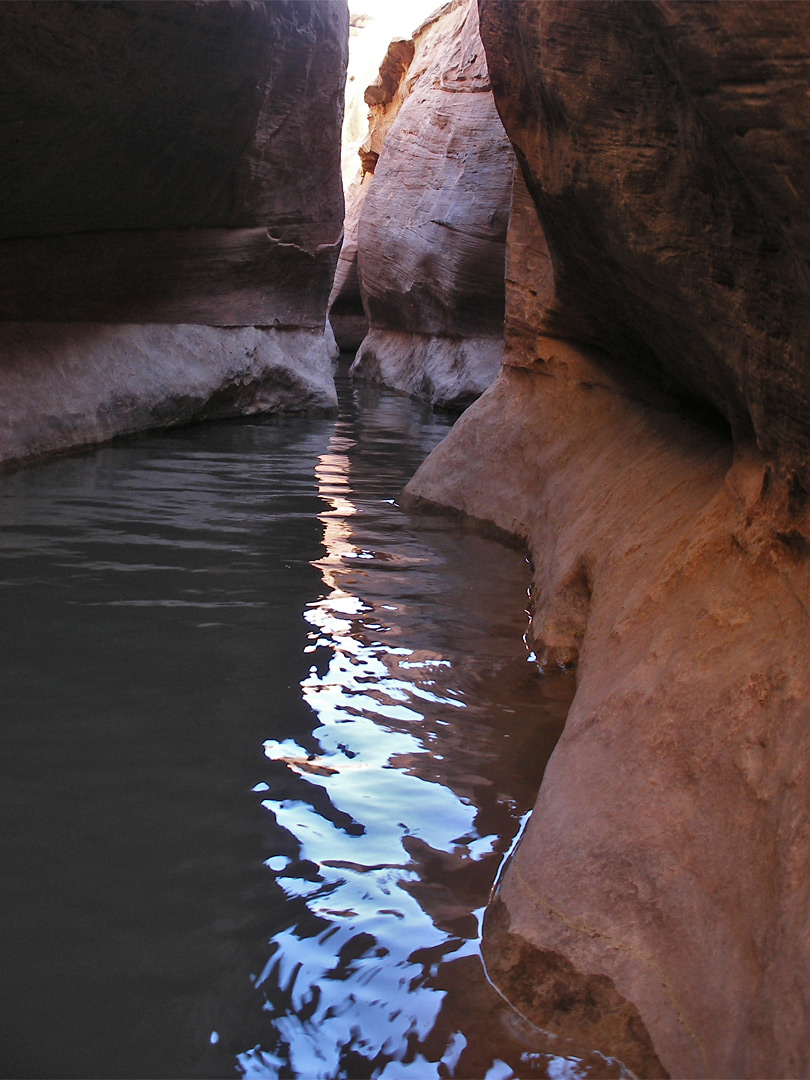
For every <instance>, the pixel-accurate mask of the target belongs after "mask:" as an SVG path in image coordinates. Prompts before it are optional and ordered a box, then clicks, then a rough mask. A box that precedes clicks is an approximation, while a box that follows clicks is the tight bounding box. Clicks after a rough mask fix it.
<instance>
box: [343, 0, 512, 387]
mask: <svg viewBox="0 0 810 1080" xmlns="http://www.w3.org/2000/svg"><path fill="white" fill-rule="evenodd" d="M405 45H406V43H404V42H403V43H395V46H396V48H398V49H399V50H400V52H399V53H398V54H397V55H396V56H392V54H391V53H390V52H389V57H388V58H387V61H391V60H394V59H395V60H397V64H394V63H389V65H388V66H389V68H390V71H389V70H388V69H386V65H383V68H381V72H380V79H379V80H378V82H377V84H376V85H375V86H372V87H370V88H369V91H368V92H367V101H368V102H369V104H370V105H371V107H372V114H373V113H374V109H375V108H376V109H377V110H381V115H380V117H379V118H378V117H375V116H374V115H372V140H371V142H370V143H369V145H368V147H367V154H366V157H365V158H364V167H366V169H367V171H368V172H371V171H373V181H372V180H371V177H370V176H369V177H368V178H367V192H366V193H365V197H364V201H363V204H362V210H361V211H360V214H359V227H358V239H357V251H358V254H357V266H358V271H359V283H360V290H361V293H362V297H363V303H364V307H365V310H366V313H367V315H368V321H369V332H368V335H367V336H366V338H365V340H364V341H363V343H362V345H361V347H360V350H359V351H358V354H357V359H356V361H355V364H354V367H353V369H352V370H353V373H354V374H355V375H357V376H359V377H362V378H364V379H371V380H374V381H379V382H383V383H385V384H386V385H388V386H392V387H395V388H396V389H399V390H403V391H405V392H407V393H411V394H414V395H416V396H419V397H423V398H426V399H427V400H429V401H432V402H433V403H435V404H440V405H444V406H449V407H455V408H460V407H464V406H466V405H467V404H469V402H470V401H472V400H474V398H475V397H477V396H478V395H479V394H480V393H481V392H482V391H483V390H484V389H485V387H486V386H488V385H489V383H490V382H491V381H492V379H493V378H494V377H495V375H496V374H497V372H498V371H499V369H500V365H501V359H502V354H503V304H504V296H503V262H504V245H505V238H506V226H507V220H508V209H509V198H510V189H511V184H512V169H513V155H512V151H511V148H510V146H509V143H508V140H507V139H506V136H505V134H504V132H503V127H502V125H501V122H500V120H499V119H498V115H497V112H496V110H495V105H494V102H493V98H492V93H491V89H490V83H489V76H488V73H487V67H486V58H485V55H484V50H483V46H482V45H481V40H480V37H479V34H478V12H477V8H476V5H475V3H474V2H472V0H453V2H452V3H450V4H446V5H445V6H444V7H443V8H441V9H440V10H439V11H438V12H437V13H436V14H435V15H433V16H431V17H430V18H429V19H428V20H427V21H426V22H425V23H423V25H422V26H421V27H420V28H419V30H417V31H416V33H415V34H414V39H413V46H414V54H413V58H412V60H411V61H410V65H409V66H408V67H407V71H405V72H404V73H403V67H402V63H401V60H402V59H403V58H404V53H403V49H404V47H405ZM400 53H401V54H402V55H400ZM390 121H392V122H390ZM382 137H384V147H383V146H382Z"/></svg>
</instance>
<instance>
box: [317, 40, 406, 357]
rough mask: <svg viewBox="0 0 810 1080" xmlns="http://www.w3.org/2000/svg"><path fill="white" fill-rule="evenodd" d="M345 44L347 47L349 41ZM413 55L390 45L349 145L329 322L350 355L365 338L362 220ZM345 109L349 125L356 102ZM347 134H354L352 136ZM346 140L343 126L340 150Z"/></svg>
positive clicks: (403, 94)
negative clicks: (350, 163)
mask: <svg viewBox="0 0 810 1080" xmlns="http://www.w3.org/2000/svg"><path fill="white" fill-rule="evenodd" d="M349 40H350V44H351V40H352V39H351V38H350V39H349ZM378 40H379V38H378V37H377V38H374V39H372V42H371V44H372V45H373V44H374V42H375V41H378ZM413 55H414V44H413V41H412V40H411V38H396V39H395V40H394V41H392V42H390V43H389V44H388V46H387V48H386V51H385V55H384V57H383V60H382V63H381V64H380V66H379V70H378V71H377V72H375V77H374V79H373V81H371V80H369V85H368V86H367V87H366V88H365V90H364V91H363V95H362V99H361V100H362V104H363V110H364V118H365V131H364V135H363V138H362V139H359V138H358V139H356V140H353V145H352V146H350V149H352V150H353V152H354V160H355V172H354V174H353V177H352V179H351V181H350V183H349V184H348V186H347V188H346V217H345V220H344V223H343V229H344V232H343V244H342V247H341V249H340V257H339V259H338V264H337V268H336V269H335V279H334V283H333V285H332V292H331V294H330V296H329V318H330V321H331V323H332V326H333V327H334V328H335V335H336V337H337V339H338V344H339V345H340V347H341V348H343V349H346V350H349V351H351V350H355V349H357V348H358V346H359V345H360V344H361V342H362V341H363V338H364V337H365V336H366V334H367V333H368V318H367V316H366V312H365V308H364V307H363V298H362V295H361V291H360V276H359V273H358V266H357V263H358V243H357V234H358V230H359V227H360V218H361V216H362V212H363V205H364V203H365V200H366V195H367V194H368V191H369V188H370V187H371V183H372V181H373V179H374V171H375V169H376V167H377V161H378V160H379V157H380V153H381V152H382V148H383V144H384V143H385V138H386V136H387V134H388V132H389V131H390V130H391V125H392V124H393V123H394V120H395V119H396V117H397V114H398V113H399V110H400V108H401V107H402V102H403V101H404V100H405V98H406V97H407V95H408V93H409V86H408V83H407V80H406V76H407V75H408V68H409V67H410V64H411V61H412V60H413ZM358 96H359V95H358ZM347 108H349V109H350V113H349V119H352V118H353V117H354V116H355V115H356V113H357V112H358V111H359V103H358V101H357V96H355V98H354V99H353V100H352V101H351V103H350V102H349V101H348V100H347ZM349 134H350V135H351V134H354V132H353V131H351V130H350V131H349ZM346 136H347V132H346V125H344V148H345V141H346Z"/></svg>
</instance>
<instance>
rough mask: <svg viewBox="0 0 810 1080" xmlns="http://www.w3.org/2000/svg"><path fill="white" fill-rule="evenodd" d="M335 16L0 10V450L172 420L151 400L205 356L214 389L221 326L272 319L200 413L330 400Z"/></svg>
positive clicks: (176, 9)
mask: <svg viewBox="0 0 810 1080" xmlns="http://www.w3.org/2000/svg"><path fill="white" fill-rule="evenodd" d="M346 22H347V16H346V12H345V7H344V6H343V5H342V4H340V3H337V2H333V0H327V2H324V3H311V2H307V0H282V2H278V3H272V4H251V3H241V2H240V3H234V4H224V3H198V2H193V0H175V2H174V3H171V4H166V3H152V2H148V0H147V2H142V0H135V2H129V0H122V2H118V3H115V4H102V3H93V4H78V5H77V4H72V3H63V2H61V0H56V2H53V3H48V4H39V3H27V2H10V3H6V4H3V5H2V6H0V29H2V34H0V52H1V53H2V66H3V71H4V93H3V95H2V101H1V102H0V131H1V132H3V134H4V138H3V141H2V149H0V167H2V171H3V177H4V185H3V186H4V199H3V205H2V207H0V319H2V320H4V321H3V322H0V394H2V395H3V397H4V398H5V399H6V400H11V399H13V412H14V415H15V421H14V425H13V428H14V430H13V432H12V430H11V427H10V426H9V425H10V424H11V421H10V420H8V419H7V420H6V426H5V428H0V459H6V460H9V459H18V458H24V457H26V456H29V455H32V454H40V453H41V452H43V448H44V447H45V446H48V447H50V448H51V449H60V448H62V449H64V448H67V447H69V446H72V445H81V444H83V443H86V442H92V441H95V440H96V439H97V438H98V437H100V435H99V433H100V431H101V430H103V431H104V432H105V434H104V437H106V438H108V437H110V436H111V435H114V434H116V433H117V432H119V431H125V430H126V431H130V430H135V429H140V428H143V427H149V426H155V424H158V425H165V424H167V423H174V422H178V421H180V420H184V419H188V417H189V410H187V409H182V408H181V409H179V411H178V413H177V415H173V414H172V411H171V408H168V407H163V405H162V404H161V402H164V403H168V402H169V401H177V402H180V401H182V400H184V399H186V398H188V399H196V398H197V396H198V394H199V392H200V390H201V388H202V387H203V386H206V387H208V392H210V393H212V394H216V393H217V392H218V387H219V382H218V378H219V377H218V376H217V374H216V371H217V369H216V362H215V358H216V357H220V358H223V367H222V369H221V373H220V374H221V380H222V387H225V386H226V385H230V383H231V381H232V378H233V377H234V371H235V370H236V369H235V368H234V367H233V365H232V364H231V360H233V359H234V357H235V356H236V355H237V354H241V350H242V344H241V343H237V338H238V339H239V342H241V341H242V339H243V338H244V335H242V337H241V338H240V337H239V335H238V334H237V335H236V336H234V334H233V332H232V330H233V328H236V327H260V328H265V327H272V328H274V331H275V332H274V335H273V343H274V344H273V346H272V348H270V349H269V351H268V349H267V348H266V347H265V346H266V344H267V342H268V341H269V337H268V336H267V335H266V334H265V335H264V336H263V332H260V333H257V332H255V331H254V333H253V337H252V339H251V340H254V342H255V343H256V350H257V351H256V356H257V357H260V359H258V360H257V362H256V364H255V365H254V367H251V363H250V362H244V359H240V360H239V361H238V363H237V364H236V368H238V370H239V372H240V374H239V379H240V380H241V384H242V389H241V391H240V393H239V394H238V395H236V396H233V395H231V402H232V406H231V408H230V410H227V409H225V406H224V401H225V400H226V399H227V398H228V397H229V395H228V394H227V393H223V394H222V395H220V406H219V407H218V409H214V410H212V412H217V411H219V412H223V411H224V412H228V411H230V412H231V413H237V412H241V411H244V410H245V409H258V408H265V407H266V408H271V409H274V408H288V407H292V408H313V407H316V408H329V407H331V406H332V405H333V404H334V388H333V387H332V385H331V375H330V369H329V357H328V354H327V350H326V346H325V344H324V342H323V329H324V322H325V314H326V301H327V297H328V293H329V288H330V284H331V278H332V273H333V268H334V263H335V259H336V256H337V250H338V246H339V240H340V230H341V218H342V214H341V211H342V197H341V191H340V177H339V130H340V119H341V114H342V79H343V73H344V71H345V62H346V36H347V25H346ZM26 323H27V324H30V325H29V327H28V329H23V328H21V327H20V325H19V324H26ZM37 323H47V324H48V328H47V329H42V330H39V329H37V328H36V327H35V325H34V324H37ZM68 323H71V324H77V326H76V327H75V328H71V327H69V326H67V324H68ZM10 324H14V325H10ZM138 324H140V325H142V326H145V327H149V328H150V329H148V331H147V330H143V331H141V330H138V329H137V328H136V326H137V325H138ZM58 326H63V327H64V330H63V331H60V330H59V329H57V327H58ZM110 326H115V327H117V328H118V329H117V330H116V331H115V332H108V330H107V329H105V327H110ZM124 328H129V329H126V330H125V329H124ZM184 328H185V329H184ZM202 328H205V329H204V331H203V330H202ZM60 333H63V343H64V355H63V354H62V352H61V351H60V346H59V336H60ZM285 335H287V336H286V337H285ZM289 335H292V336H289ZM250 336H251V335H250V334H248V335H247V337H248V338H250ZM79 340H85V341H87V342H88V348H87V351H86V353H85V354H84V359H83V361H82V363H83V364H85V365H86V369H84V368H82V366H81V364H79V367H76V364H75V361H76V357H77V355H78V354H77V352H76V350H77V341H79ZM245 340H247V338H245ZM24 342H28V344H29V347H30V348H31V350H32V352H31V355H30V361H31V363H30V365H28V364H27V363H26V359H25V355H24V348H25V346H24V344H23V343H24ZM102 342H104V343H105V344H104V345H103V347H102V346H101V344H100V343H102ZM161 352H162V353H163V355H164V356H165V359H166V362H165V364H164V365H163V367H162V368H161V365H160V364H159V363H157V362H156V361H157V358H158V357H159V356H160V355H161ZM195 355H196V357H197V359H198V362H199V370H198V372H197V373H196V374H195V371H194V359H193V358H194V356H195ZM248 355H249V353H248ZM146 356H148V357H149V358H150V359H149V360H148V361H144V362H143V363H140V362H138V360H137V358H138V357H146ZM226 356H230V357H231V359H230V360H228V361H225V360H224V358H225V357H226ZM271 356H272V361H271ZM282 356H283V357H285V359H284V360H283V361H282V360H281V358H282ZM48 364H51V365H52V366H53V368H54V378H53V379H49V378H45V377H44V376H45V367H47V365H48ZM279 364H282V366H285V367H286V369H287V370H288V372H289V377H287V376H285V377H284V378H283V379H282V384H283V385H284V386H285V387H286V389H284V390H283V391H282V392H280V393H278V394H276V393H274V392H273V390H272V387H271V385H270V383H269V382H268V380H271V381H272V379H273V378H275V377H276V376H275V375H271V371H275V372H276V373H277V372H278V371H279ZM123 367H126V368H127V369H128V374H127V379H128V383H127V392H126V394H123V392H121V393H122V395H123V396H118V397H117V396H116V395H118V394H119V390H120V387H119V386H118V383H117V381H116V380H117V375H116V374H115V373H116V372H117V371H118V369H119V368H123ZM68 370H70V371H72V372H73V373H74V374H75V376H76V381H75V384H74V385H75V387H76V393H75V398H73V399H72V398H71V393H72V392H71V388H70V385H69V380H68V379H67V378H66V373H67V371H68ZM197 374H198V375H199V378H197V377H196V375H197ZM29 375H30V378H29V377H28V376H29ZM299 377H301V378H303V384H302V385H305V386H306V390H305V391H304V393H303V396H302V397H301V398H300V400H298V399H296V397H295V394H294V393H292V392H291V387H292V386H293V385H294V384H295V383H296V381H297V380H298V379H299ZM139 380H140V381H139ZM184 380H189V381H184ZM57 383H58V385H59V391H58V396H57V398H52V399H49V398H47V397H46V398H44V399H43V398H40V397H39V396H38V395H39V394H40V393H42V392H45V388H46V387H48V386H56V384H57ZM282 384H280V387H281V385H282ZM251 386H252V387H254V389H255V393H254V394H253V396H252V397H251ZM316 386H317V387H318V391H317V393H313V391H314V388H315V387H316ZM93 387H95V391H96V396H94V393H93V389H92V388H93ZM260 402H263V403H264V404H263V405H260ZM201 407H202V406H201ZM98 410H100V411H101V412H103V413H104V415H105V417H106V420H105V423H104V424H101V425H99V424H97V423H96V412H97V411H98ZM203 411H204V409H203ZM198 412H199V408H197V407H195V409H194V410H192V413H193V414H194V415H196V414H197V413H198ZM25 416H27V417H28V419H27V420H25V419H24V417H25ZM45 417H50V418H51V421H52V429H51V431H50V433H49V434H47V435H43V423H44V418H45ZM113 417H115V418H117V419H115V420H113ZM60 418H64V423H63V422H62V419H60ZM26 425H27V426H28V430H29V432H30V440H29V436H26V434H25V430H26Z"/></svg>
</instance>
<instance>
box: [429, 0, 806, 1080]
mask: <svg viewBox="0 0 810 1080" xmlns="http://www.w3.org/2000/svg"><path fill="white" fill-rule="evenodd" d="M481 9H482V36H483V39H484V42H485V45H486V47H487V49H488V54H489V63H490V69H491V72H492V78H493V86H494V90H495V96H496V100H497V102H498V107H499V109H500V112H501V115H502V116H503V118H504V122H505V125H506V128H507V130H508V132H509V134H510V137H511V138H512V140H513V142H514V143H515V147H516V150H517V156H518V159H519V162H520V164H521V167H522V168H521V173H522V177H524V178H525V185H524V183H523V181H522V180H519V181H517V182H516V185H515V193H514V200H513V211H512V220H511V224H510V236H509V241H508V263H507V319H506V341H507V350H506V358H505V367H504V370H503V373H502V375H501V376H500V377H499V379H498V380H497V382H496V383H495V384H494V385H493V386H492V387H490V389H489V390H488V391H487V392H486V393H485V394H484V395H483V396H482V397H481V398H480V399H479V400H478V401H477V402H476V403H475V404H474V405H472V406H471V407H470V409H469V410H468V411H467V412H466V413H465V415H464V416H463V417H462V418H461V419H460V420H459V421H458V423H457V424H456V426H455V427H454V429H453V432H452V433H451V435H450V436H449V437H448V438H447V439H446V440H445V441H444V442H443V443H442V444H441V446H439V447H438V448H437V449H436V450H435V451H434V452H433V454H432V455H431V457H430V458H429V459H428V461H427V462H426V463H425V465H424V466H423V467H422V468H421V469H420V471H419V472H418V473H417V475H416V477H415V478H414V480H413V481H412V482H411V484H410V485H409V498H410V499H411V500H412V501H415V502H418V501H422V502H429V503H432V504H438V505H442V506H445V507H448V508H452V509H453V510H455V511H458V512H462V513H464V514H467V515H469V516H470V517H473V518H476V519H478V520H479V521H480V522H483V523H486V524H487V525H488V526H489V527H495V528H497V529H498V530H500V531H504V532H507V533H509V534H511V535H513V536H517V537H519V538H520V539H522V540H523V541H524V542H525V543H526V545H527V548H528V549H529V551H530V553H531V557H532V561H533V567H534V569H533V585H532V608H533V621H532V628H531V633H530V639H531V642H532V644H533V646H534V649H535V652H536V654H537V656H538V659H539V660H540V661H541V663H544V664H546V665H548V666H551V667H554V666H555V665H564V666H572V665H575V664H576V665H577V693H576V696H575V698H574V702H573V705H572V707H571V710H570V713H569V716H568V719H567V721H566V727H565V730H564V732H563V735H562V738H561V740H560V742H559V744H558V746H557V749H556V750H555V753H554V755H553V756H552V759H551V761H550V762H549V765H548V767H547V770H546V773H545V776H544V780H543V783H542V786H541V789H540V794H539V797H538V801H537V804H536V806H535V809H534V811H533V814H532V818H531V821H530V823H529V825H528V827H527V830H526V832H525V834H524V836H523V838H522V840H521V843H520V845H519V848H518V850H517V853H516V854H515V855H514V857H513V858H512V860H511V862H510V863H509V865H508V867H507V869H506V871H505V873H504V875H503V877H502V880H501V883H500V886H499V892H498V902H497V904H496V905H494V906H493V907H492V908H491V909H490V911H489V913H488V915H487V920H486V923H485V933H484V936H485V954H486V956H487V959H488V964H489V968H490V974H491V975H492V976H493V978H495V980H496V981H497V983H498V985H499V986H500V987H501V989H502V990H503V991H504V992H505V993H506V994H507V996H509V997H511V998H512V1000H513V1001H515V1002H516V1003H517V1004H518V1005H519V1007H520V1008H521V1010H522V1011H524V1013H525V1014H526V1015H529V1016H531V1017H532V1018H533V1019H535V1021H536V1022H538V1023H540V1024H542V1025H543V1026H545V1027H548V1028H550V1029H551V1030H556V1031H558V1032H560V1033H565V1034H571V1033H572V1032H573V1031H576V1032H577V1033H578V1034H579V1035H581V1036H583V1037H585V1038H588V1039H590V1040H591V1041H592V1042H593V1044H594V1045H599V1047H600V1049H602V1050H603V1052H607V1053H615V1054H617V1056H620V1057H621V1058H622V1060H624V1061H625V1063H626V1064H628V1065H629V1066H630V1067H631V1068H633V1070H634V1071H635V1072H636V1073H637V1074H638V1075H645V1076H659V1075H663V1074H670V1075H673V1076H703V1077H743V1076H750V1077H754V1076H807V1075H808V1074H809V1073H810V1058H809V1057H808V1053H807V1041H806V1032H807V1028H808V1022H809V1021H810V1015H809V1014H810V1009H809V1008H808V985H807V974H806V973H807V970H808V961H810V957H808V954H807V951H806V948H805V941H806V933H807V914H806V913H807V910H808V900H809V899H810V879H809V876H808V874H807V872H806V867H805V865H804V862H805V860H804V859H803V857H802V856H801V855H800V854H799V853H800V851H802V850H803V847H804V845H805V843H806V841H805V834H806V825H805V822H806V821H807V818H808V812H809V811H810V805H808V794H807V789H806V784H805V783H804V781H803V779H802V778H803V777H804V776H805V775H806V771H807V768H808V765H809V764H810V763H808V762H807V761H806V753H805V748H804V736H803V733H804V731H805V729H806V726H807V719H808V707H807V701H808V700H810V685H809V683H810V680H809V679H808V675H807V666H806V662H805V659H804V653H805V645H804V642H806V639H807V632H808V625H807V624H808V611H810V563H808V558H807V555H808V551H810V544H809V543H808V540H807V536H808V529H807V527H806V518H805V515H804V512H803V500H804V497H803V492H804V490H805V487H804V483H805V482H804V479H803V477H804V476H805V475H806V469H807V461H808V454H807V446H806V436H805V425H806V423H807V417H808V415H810V412H808V409H807V402H806V378H807V376H806V372H805V366H804V364H803V362H802V361H801V359H800V358H801V355H802V348H801V342H802V341H806V337H807V334H806V327H805V320H806V318H807V314H806V312H807V310H808V307H807V304H806V297H805V292H804V285H803V273H802V272H800V270H799V267H800V265H801V260H802V259H803V258H804V256H803V254H802V250H803V249H802V245H803V242H804V241H803V235H804V228H803V220H804V215H805V213H806V201H805V200H804V199H803V197H802V192H803V185H804V183H805V180H806V171H805V169H804V168H803V167H802V165H801V160H802V159H801V154H800V151H799V147H800V145H801V140H802V137H803V136H802V135H801V130H802V128H803V126H805V127H806V125H805V121H804V119H803V116H804V110H805V109H806V107H807V106H806V101H807V98H806V87H807V78H806V66H807V56H808V49H807V47H806V44H805V43H806V40H807V33H808V28H809V27H810V19H808V15H807V12H806V10H805V9H804V6H803V5H801V6H800V5H781V4H770V5H757V4H735V3H729V4H714V3H703V4H690V3H686V4H668V3H649V4H599V3H596V4H578V3H547V2H544V3H535V2H525V3H521V4H511V3H502V2H500V0H483V2H482V4H481ZM791 191H792V192H793V194H791ZM797 206H799V207H800V209H799V210H797V209H796V207H797ZM535 208H536V212H535ZM541 222H542V227H541V224H540V223H541Z"/></svg>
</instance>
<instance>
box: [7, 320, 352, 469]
mask: <svg viewBox="0 0 810 1080" xmlns="http://www.w3.org/2000/svg"><path fill="white" fill-rule="evenodd" d="M0 355H2V358H3V361H2V364H0V400H2V402H3V409H2V414H0V446H1V447H2V448H3V458H4V463H5V464H10V463H20V462H24V461H28V460H33V459H37V458H42V457H46V456H48V455H49V454H53V453H57V452H59V451H64V450H65V449H68V448H75V447H80V446H88V445H92V444H93V443H99V442H105V441H106V440H108V439H111V438H113V436H116V435H125V434H131V433H133V432H137V431H143V430H145V429H147V428H162V427H172V426H174V425H177V424H183V423H190V422H192V421H198V420H211V419H219V418H222V417H228V416H242V415H250V414H252V413H263V412H267V413H273V412H324V411H329V410H332V409H334V408H335V406H336V405H337V399H336V396H335V386H334V381H333V379H332V369H331V361H330V358H329V356H328V353H327V348H326V342H325V340H324V335H323V332H322V331H321V330H273V329H268V328H264V327H255V326H241V327H220V326H199V325H194V324H186V325H177V324H165V323H163V324H160V323H159V324H136V323H130V324H126V323H118V324H112V323H79V322H73V323H11V322H9V323H0Z"/></svg>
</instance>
